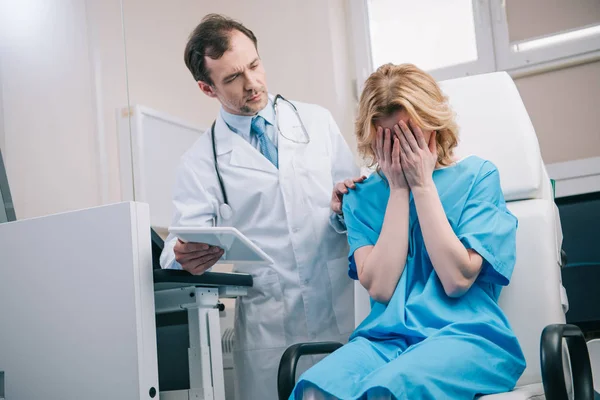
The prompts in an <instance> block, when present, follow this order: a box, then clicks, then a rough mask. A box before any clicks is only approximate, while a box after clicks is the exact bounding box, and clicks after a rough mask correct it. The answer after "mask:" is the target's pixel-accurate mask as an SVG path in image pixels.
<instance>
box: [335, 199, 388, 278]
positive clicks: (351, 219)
mask: <svg viewBox="0 0 600 400" xmlns="http://www.w3.org/2000/svg"><path fill="white" fill-rule="evenodd" d="M360 197H361V191H359V190H354V191H350V192H349V193H348V194H347V195H345V196H344V201H343V202H342V209H343V214H344V221H345V222H346V229H347V232H348V244H349V246H350V251H349V253H348V262H349V265H348V276H350V278H352V279H358V273H357V270H356V262H355V260H354V252H355V251H356V250H358V249H359V248H361V247H363V246H374V245H375V244H376V243H377V239H378V238H379V232H377V231H375V230H374V229H373V227H372V226H370V224H369V222H368V220H369V219H368V214H367V213H368V212H369V210H371V208H370V207H365V205H364V204H362V205H361V201H360Z"/></svg>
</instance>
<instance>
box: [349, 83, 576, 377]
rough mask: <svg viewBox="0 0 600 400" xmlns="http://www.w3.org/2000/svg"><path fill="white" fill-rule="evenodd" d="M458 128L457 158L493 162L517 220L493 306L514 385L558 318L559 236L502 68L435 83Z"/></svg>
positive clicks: (524, 119) (544, 179)
mask: <svg viewBox="0 0 600 400" xmlns="http://www.w3.org/2000/svg"><path fill="white" fill-rule="evenodd" d="M440 85H441V87H442V90H443V91H444V93H445V94H446V95H447V96H448V98H449V101H450V104H451V106H452V108H453V110H454V111H455V113H456V117H457V122H458V125H459V127H460V143H459V146H458V147H457V151H456V153H457V156H458V157H461V156H465V155H469V154H476V155H477V156H479V157H482V158H484V159H488V160H490V161H492V162H493V163H494V164H495V165H496V166H497V167H498V170H499V172H500V180H501V185H502V190H503V193H504V197H505V199H506V201H507V203H508V207H509V208H510V210H511V211H512V212H513V213H514V214H515V216H516V217H517V218H518V219H519V228H518V230H517V262H516V265H515V269H514V272H513V276H512V279H511V283H510V285H509V286H508V287H507V288H505V289H504V290H503V291H502V294H501V296H500V300H499V302H500V305H501V307H502V309H503V311H504V312H505V313H506V315H507V317H508V319H509V321H510V323H511V325H512V327H513V329H514V331H515V333H516V335H517V337H518V338H519V341H520V343H521V347H522V348H523V352H524V353H525V357H526V361H527V369H526V371H525V372H524V374H523V375H522V377H521V379H520V381H519V384H528V383H534V382H541V375H540V362H539V341H540V335H541V332H542V330H543V328H544V327H545V326H546V325H548V324H551V323H563V322H564V320H565V316H564V311H563V307H562V303H561V287H562V286H561V281H560V267H559V262H560V243H561V241H562V234H561V232H560V223H559V221H558V212H557V208H556V206H555V205H554V201H553V195H552V190H551V187H550V180H549V178H548V175H547V173H546V170H545V168H544V164H543V161H542V158H541V154H540V150H539V145H538V141H537V137H536V135H535V131H534V128H533V125H532V124H531V121H530V119H529V116H528V114H527V111H526V109H525V106H524V104H523V101H522V100H521V97H520V95H519V92H518V90H517V88H516V86H515V84H514V82H513V81H512V79H511V78H510V76H509V75H508V74H506V73H504V72H498V73H491V74H485V75H477V76H471V77H466V78H459V79H453V80H449V81H444V82H441V83H440ZM356 289H357V290H356V293H357V294H356V299H355V306H356V320H357V323H358V322H360V321H362V319H363V318H364V317H365V315H366V313H368V309H369V305H368V296H367V295H366V291H365V290H364V289H362V288H359V287H357V288H356Z"/></svg>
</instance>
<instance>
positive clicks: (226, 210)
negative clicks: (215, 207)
mask: <svg viewBox="0 0 600 400" xmlns="http://www.w3.org/2000/svg"><path fill="white" fill-rule="evenodd" d="M219 214H221V218H222V219H230V218H231V217H233V210H232V209H231V206H230V205H229V204H221V205H220V206H219Z"/></svg>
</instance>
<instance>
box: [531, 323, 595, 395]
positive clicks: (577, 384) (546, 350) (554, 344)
mask: <svg viewBox="0 0 600 400" xmlns="http://www.w3.org/2000/svg"><path fill="white" fill-rule="evenodd" d="M563 338H564V339H566V341H567V347H568V349H569V358H570V360H571V371H572V376H573V391H574V395H575V396H574V399H575V400H593V399H594V384H593V380H592V379H593V378H592V367H591V364H590V357H589V354H588V350H587V345H586V342H585V338H584V337H583V333H582V332H581V329H579V328H578V327H577V326H575V325H570V324H553V325H548V326H547V327H546V328H544V330H543V332H542V338H541V344H540V347H541V348H540V360H541V368H542V382H543V384H544V392H545V394H546V400H563V399H568V398H569V396H568V393H567V386H566V383H565V374H564V367H565V366H564V365H563V347H562V344H563V341H562V340H563Z"/></svg>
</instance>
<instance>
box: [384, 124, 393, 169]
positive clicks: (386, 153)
mask: <svg viewBox="0 0 600 400" xmlns="http://www.w3.org/2000/svg"><path fill="white" fill-rule="evenodd" d="M390 139H391V138H390V130H389V129H387V128H386V129H385V137H384V139H383V159H384V160H385V163H386V164H389V163H390V159H391V155H392V148H391V140H390Z"/></svg>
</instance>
